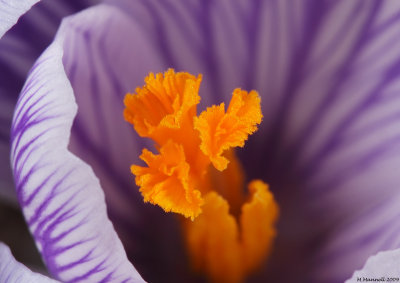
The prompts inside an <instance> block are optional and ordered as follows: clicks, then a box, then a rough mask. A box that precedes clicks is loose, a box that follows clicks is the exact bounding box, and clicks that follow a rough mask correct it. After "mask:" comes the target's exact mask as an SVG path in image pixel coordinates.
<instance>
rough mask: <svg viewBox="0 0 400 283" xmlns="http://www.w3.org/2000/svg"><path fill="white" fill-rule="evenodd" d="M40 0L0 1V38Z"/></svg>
mask: <svg viewBox="0 0 400 283" xmlns="http://www.w3.org/2000/svg"><path fill="white" fill-rule="evenodd" d="M39 1H40V0H19V1H14V0H1V1H0V38H1V37H2V36H3V35H4V34H5V33H6V32H7V31H8V30H9V29H10V28H11V27H12V26H13V25H15V23H16V22H17V21H18V19H19V17H21V16H22V15H23V14H25V13H26V12H27V11H28V10H29V9H30V8H31V7H32V6H33V5H34V4H36V3H37V2H39Z"/></svg>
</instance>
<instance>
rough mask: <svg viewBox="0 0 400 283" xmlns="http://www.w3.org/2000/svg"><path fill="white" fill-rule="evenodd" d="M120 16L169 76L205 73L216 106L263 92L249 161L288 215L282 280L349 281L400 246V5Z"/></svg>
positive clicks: (211, 4)
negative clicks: (146, 38)
mask: <svg viewBox="0 0 400 283" xmlns="http://www.w3.org/2000/svg"><path fill="white" fill-rule="evenodd" d="M118 5H120V7H121V9H122V10H124V11H125V12H126V14H128V15H130V16H131V17H132V19H133V21H136V22H138V23H139V24H140V25H141V26H142V29H143V30H144V31H146V34H152V35H153V36H152V37H151V40H152V43H153V44H152V46H156V47H159V49H158V52H159V54H161V55H162V56H163V57H164V58H165V61H166V62H167V64H168V66H171V67H174V68H175V69H177V70H181V69H184V70H187V71H190V72H191V73H195V74H196V73H203V81H204V87H203V86H202V88H201V90H200V92H201V91H203V92H205V93H206V96H207V95H209V96H208V97H209V100H211V101H213V100H214V101H215V102H217V103H220V102H221V100H222V99H223V97H224V96H225V97H226V98H227V97H228V95H229V94H230V92H231V91H232V89H233V88H235V87H241V88H244V89H248V90H250V89H255V90H257V91H258V92H259V93H260V96H261V98H262V107H263V115H264V121H263V123H262V124H261V125H260V127H261V128H260V130H259V132H258V133H256V134H255V136H254V139H250V140H249V143H248V144H246V148H245V150H244V151H243V152H242V154H241V155H240V156H241V157H242V158H243V161H244V167H245V168H247V173H248V174H249V178H263V179H264V180H265V181H267V182H268V183H269V184H270V185H271V190H272V191H274V192H275V193H276V194H277V199H278V203H280V206H281V207H282V218H281V219H280V223H281V224H280V227H278V239H277V242H278V243H277V249H276V253H275V255H273V256H272V258H271V260H270V263H271V264H270V266H271V267H270V271H271V272H270V274H269V275H271V274H276V275H277V277H276V280H275V281H277V280H278V279H279V280H280V281H285V278H284V277H282V276H293V278H290V279H287V280H286V281H294V280H300V281H302V280H301V278H305V279H304V280H303V281H307V280H308V279H309V278H310V277H312V278H313V279H314V280H315V281H321V280H323V279H324V280H327V281H328V280H333V281H335V280H336V281H343V280H344V279H345V278H348V277H349V276H350V274H351V273H352V272H353V271H354V269H356V268H359V267H361V265H362V263H363V262H365V260H366V258H368V257H369V256H370V255H372V254H375V253H376V252H377V251H379V250H381V249H391V248H396V247H398V246H399V237H398V236H397V234H398V231H399V229H400V227H398V225H399V224H397V223H398V222H397V221H396V222H395V221H394V219H396V218H397V217H398V216H399V213H400V212H399V210H398V205H396V201H398V199H399V190H398V184H399V183H400V179H399V178H400V175H399V172H398V170H397V168H399V161H398V160H400V157H399V154H400V150H399V143H398V140H399V139H400V127H399V125H400V124H399V120H398V119H399V117H400V112H399V110H398V109H400V100H399V99H398V97H399V96H398V95H397V94H398V89H399V80H398V78H399V75H400V56H399V52H398V50H399V48H400V40H399V38H400V34H399V33H400V32H399V31H400V28H399V25H400V7H399V5H400V3H399V2H398V1H362V0H361V1H320V0H316V1H313V0H310V1H305V2H304V1H298V2H293V1H273V0H271V1H235V3H231V1H205V2H202V3H201V4H197V3H185V4H182V5H174V3H173V2H172V1H163V2H162V3H161V2H159V1H158V2H157V1H144V2H140V3H139V2H135V1H118ZM338 19H339V20H338ZM208 82H211V83H210V84H209V85H206V84H207V83H208ZM210 93H211V95H210ZM201 95H202V93H201ZM212 95H213V96H212ZM226 100H227V99H226ZM226 100H225V101H226ZM255 161H258V162H255ZM310 219H312V221H310ZM391 221H392V223H391ZM372 223H374V224H375V225H374V224H372ZM390 223H391V224H390ZM378 224H379V225H378ZM354 227H358V228H360V229H361V228H362V229H361V230H358V232H357V233H353V232H354V231H356V230H357V229H356V228H354ZM377 227H380V228H377ZM381 228H382V229H381ZM355 243H357V244H358V245H356V244H355ZM305 247H306V248H305ZM360 247H362V248H360ZM305 253H306V254H308V255H309V256H307V257H305V256H304V254H305ZM285 255H287V256H286V257H285ZM310 255H311V256H310ZM305 258H306V259H305ZM307 259H309V260H307ZM346 259H347V260H346ZM274 262H275V264H274ZM280 268H281V269H280ZM288 269H289V270H292V271H293V272H291V273H287V272H284V271H285V270H288ZM296 274H297V275H296ZM266 278H268V279H270V280H273V279H271V278H272V277H271V276H270V277H268V275H266Z"/></svg>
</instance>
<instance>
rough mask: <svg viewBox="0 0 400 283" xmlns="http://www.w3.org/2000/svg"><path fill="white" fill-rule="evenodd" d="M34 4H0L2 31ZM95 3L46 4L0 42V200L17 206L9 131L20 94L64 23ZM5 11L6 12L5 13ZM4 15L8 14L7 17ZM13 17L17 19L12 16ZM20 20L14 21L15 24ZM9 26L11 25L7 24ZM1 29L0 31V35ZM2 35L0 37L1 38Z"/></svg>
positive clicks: (46, 0) (58, 1) (49, 0)
mask: <svg viewBox="0 0 400 283" xmlns="http://www.w3.org/2000/svg"><path fill="white" fill-rule="evenodd" d="M36 2H38V0H34V1H8V0H5V1H0V27H1V23H3V24H6V21H7V20H10V19H11V18H12V17H14V16H16V15H17V14H13V13H14V12H15V13H17V12H18V13H19V12H21V13H22V12H23V10H24V9H25V8H26V9H28V8H29V7H30V5H31V4H32V3H36ZM95 2H96V1H95V0H92V1H91V0H84V1H81V0H71V1H68V2H67V3H66V1H61V0H56V1H55V0H43V1H41V2H40V3H37V4H36V5H34V6H33V7H32V8H31V9H30V10H29V11H28V12H27V13H26V14H24V15H22V16H21V18H20V19H19V20H18V22H17V24H16V25H14V26H13V27H12V28H11V29H10V30H9V31H8V32H7V33H6V34H4V36H3V37H2V38H1V41H0V74H1V76H0V98H1V104H0V156H1V157H2V158H0V198H2V199H6V200H7V201H10V202H11V203H17V200H16V194H15V189H14V182H13V180H12V173H11V168H10V160H9V156H10V143H9V140H10V128H11V120H12V113H13V109H14V107H15V103H16V101H17V98H18V94H19V92H20V91H21V89H22V86H23V83H24V81H25V79H26V76H27V74H28V71H29V69H30V68H31V67H32V65H33V63H34V62H35V60H36V59H37V57H39V55H40V54H41V53H42V52H43V50H44V49H45V48H46V47H47V46H48V45H49V44H50V43H51V41H52V40H53V38H54V35H55V33H56V31H57V28H58V26H59V24H60V22H61V19H62V18H63V17H65V16H67V15H68V14H71V13H74V12H77V11H79V10H81V9H83V8H86V7H87V6H88V5H90V4H94V3H95ZM2 8H3V9H2ZM2 13H5V14H7V15H6V16H5V17H4V16H3V14H2ZM13 15H14V16H13ZM16 19H17V18H15V20H16ZM7 23H8V22H7ZM1 30H2V29H1V28H0V31H1ZM1 35H2V34H1V32H0V37H1Z"/></svg>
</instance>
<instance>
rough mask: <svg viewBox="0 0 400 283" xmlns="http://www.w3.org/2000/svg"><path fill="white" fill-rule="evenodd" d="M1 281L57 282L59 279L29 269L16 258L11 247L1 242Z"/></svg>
mask: <svg viewBox="0 0 400 283" xmlns="http://www.w3.org/2000/svg"><path fill="white" fill-rule="evenodd" d="M0 282H6V283H20V282H24V283H25V282H26V283H42V282H43V283H52V282H53V283H55V282H58V281H55V280H53V279H50V278H48V277H46V276H44V275H41V274H39V273H34V272H32V271H31V270H29V269H28V268H27V267H26V266H24V265H23V264H21V263H19V262H18V261H16V260H15V258H14V257H13V255H12V254H11V251H10V248H9V247H7V246H6V245H4V244H3V243H1V242H0Z"/></svg>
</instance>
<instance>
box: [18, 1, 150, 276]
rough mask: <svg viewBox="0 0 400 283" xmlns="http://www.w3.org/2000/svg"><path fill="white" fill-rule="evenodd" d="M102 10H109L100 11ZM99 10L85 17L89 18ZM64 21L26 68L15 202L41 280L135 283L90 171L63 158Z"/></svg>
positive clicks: (69, 117) (69, 92) (68, 95)
mask: <svg viewBox="0 0 400 283" xmlns="http://www.w3.org/2000/svg"><path fill="white" fill-rule="evenodd" d="M107 9H109V8H107ZM107 9H104V7H103V9H102V7H101V6H98V7H95V8H91V9H88V10H86V11H85V12H84V13H87V14H85V15H87V16H88V17H97V16H98V15H99V14H102V13H104V14H105V16H106V15H107ZM72 19H73V17H71V18H66V19H65V20H64V21H63V23H62V25H61V27H60V30H59V31H58V34H57V36H56V39H55V41H54V42H53V43H52V44H51V45H50V46H49V48H48V49H47V50H46V51H45V52H44V53H43V55H42V56H41V57H40V58H39V59H38V60H37V62H36V63H35V65H34V66H33V68H32V70H31V72H30V75H29V77H28V79H27V81H26V83H25V86H24V88H23V90H22V92H21V95H20V98H19V100H18V103H17V106H16V109H15V112H14V118H13V124H12V129H11V141H12V147H11V162H12V168H13V173H14V179H15V184H16V191H17V195H18V200H19V202H20V205H21V207H22V209H23V213H24V216H25V219H26V221H27V223H28V225H29V228H30V231H31V233H32V234H33V236H34V238H35V241H36V244H37V246H38V249H39V251H40V253H41V254H42V257H43V259H44V261H45V263H46V265H47V268H48V270H49V272H50V273H51V274H52V275H53V276H54V277H55V278H57V279H59V280H61V281H68V282H88V281H91V282H106V281H107V282H108V281H118V282H143V279H142V278H141V276H140V275H139V273H138V272H137V271H136V269H135V268H134V267H133V265H132V264H131V263H130V262H129V260H128V259H127V256H126V253H125V250H124V247H123V246H122V243H121V241H120V239H119V238H118V236H117V234H116V232H115V230H114V227H113V224H112V223H111V221H110V220H109V219H108V216H107V208H106V203H105V196H104V192H103V190H102V188H101V185H100V182H99V180H98V178H97V177H96V176H95V174H94V172H93V170H92V168H91V167H90V166H89V165H88V164H86V163H85V162H83V161H82V160H81V159H79V158H78V157H76V156H75V155H73V154H72V153H71V152H70V151H69V150H68V144H69V139H70V134H71V127H72V123H73V120H74V118H75V116H76V113H77V105H76V102H75V97H74V93H73V89H72V87H71V84H70V81H69V80H68V78H67V76H66V74H65V70H64V66H63V61H62V58H63V46H64V39H65V37H66V35H67V33H68V31H70V30H71V29H72V28H73V26H71V25H73V23H72Z"/></svg>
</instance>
